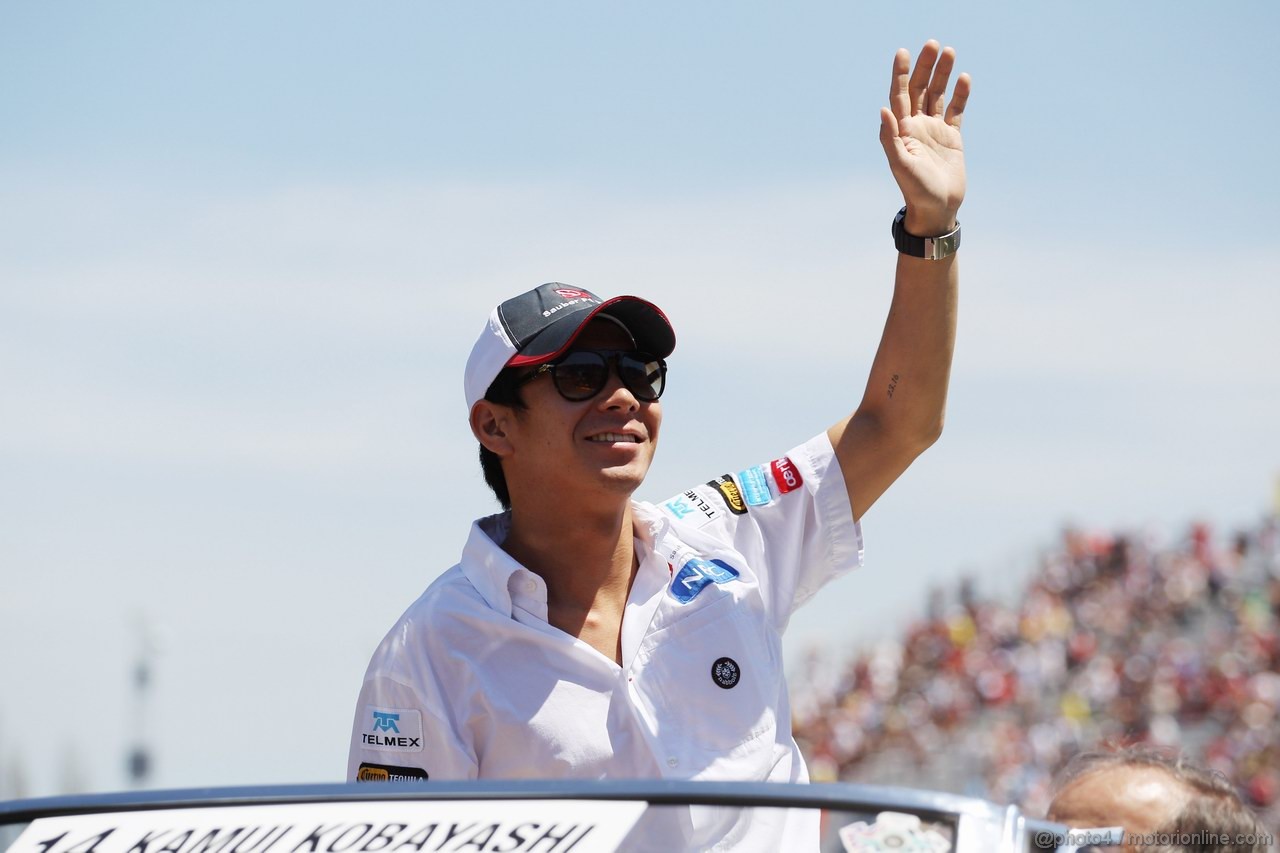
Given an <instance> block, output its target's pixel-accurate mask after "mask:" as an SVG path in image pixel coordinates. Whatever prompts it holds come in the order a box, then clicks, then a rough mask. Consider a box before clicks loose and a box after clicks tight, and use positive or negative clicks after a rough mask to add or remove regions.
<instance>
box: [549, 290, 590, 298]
mask: <svg viewBox="0 0 1280 853" xmlns="http://www.w3.org/2000/svg"><path fill="white" fill-rule="evenodd" d="M556 293H558V294H560V295H561V296H563V297H564V298H565V299H591V298H592V297H591V294H590V293H587V292H586V291H585V290H575V289H574V288H572V287H557V288H556Z"/></svg>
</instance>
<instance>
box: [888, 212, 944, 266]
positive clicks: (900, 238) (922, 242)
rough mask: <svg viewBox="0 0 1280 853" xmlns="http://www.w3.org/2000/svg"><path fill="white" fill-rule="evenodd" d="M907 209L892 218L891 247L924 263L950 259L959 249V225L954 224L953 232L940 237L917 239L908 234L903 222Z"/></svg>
mask: <svg viewBox="0 0 1280 853" xmlns="http://www.w3.org/2000/svg"><path fill="white" fill-rule="evenodd" d="M906 218H907V209H906V208H905V207H904V208H902V210H899V211H898V215H897V216H895V217H893V245H895V246H897V247H898V251H899V252H901V253H902V254H904V255H910V256H911V257H913V258H924V259H925V260H926V261H940V260H942V259H943V258H946V257H950V256H951V255H954V254H955V253H956V249H959V248H960V223H959V222H956V227H955V230H954V231H952V232H951V233H949V234H943V235H941V236H940V237H917V236H916V235H914V234H911V233H908V232H907V228H906V225H905V224H904V222H905V221H906Z"/></svg>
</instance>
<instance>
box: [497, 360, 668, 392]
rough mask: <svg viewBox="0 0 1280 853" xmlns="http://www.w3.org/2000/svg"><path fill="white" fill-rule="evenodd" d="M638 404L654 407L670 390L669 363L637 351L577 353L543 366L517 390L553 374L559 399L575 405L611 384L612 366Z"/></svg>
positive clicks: (524, 378)
mask: <svg viewBox="0 0 1280 853" xmlns="http://www.w3.org/2000/svg"><path fill="white" fill-rule="evenodd" d="M610 364H612V365H613V367H614V369H615V370H616V371H618V378H619V379H621V380H622V384H623V385H625V386H626V387H627V390H628V391H630V392H631V393H632V394H634V395H635V396H636V399H637V400H643V401H644V402H646V403H652V402H653V401H654V400H656V399H658V398H659V397H661V396H662V392H663V391H664V390H665V389H666V387H667V363H666V362H665V361H663V360H662V359H661V358H658V356H656V355H651V354H649V353H647V352H636V351H634V350H594V349H584V350H574V351H573V352H571V353H569V354H568V355H566V356H564V357H563V358H561V359H560V360H559V361H553V362H550V363H548V364H543V365H540V366H539V367H538V369H537V370H535V371H533V372H532V373H529V374H528V375H526V376H524V377H521V379H520V381H519V382H517V383H516V387H519V386H521V385H524V384H525V383H526V382H532V381H533V380H534V379H537V378H538V377H539V376H541V375H542V374H544V373H550V374H551V381H552V382H554V383H555V386H556V390H557V391H559V392H560V396H561V397H564V398H565V399H566V400H572V401H573V402H575V403H577V402H581V401H583V400H590V399H591V398H592V397H594V396H595V395H597V394H599V393H600V392H601V391H602V390H603V389H604V386H605V385H607V384H609V365H610Z"/></svg>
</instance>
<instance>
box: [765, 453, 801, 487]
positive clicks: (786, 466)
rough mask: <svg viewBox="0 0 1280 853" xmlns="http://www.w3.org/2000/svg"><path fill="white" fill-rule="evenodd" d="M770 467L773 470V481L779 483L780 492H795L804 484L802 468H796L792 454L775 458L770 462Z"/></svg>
mask: <svg viewBox="0 0 1280 853" xmlns="http://www.w3.org/2000/svg"><path fill="white" fill-rule="evenodd" d="M769 468H770V469H771V470H772V471H773V481H774V482H775V483H777V484H778V493H779V494H783V495H785V494H786V493H787V492H793V491H795V490H796V489H798V488H800V487H801V486H803V485H804V478H803V477H801V476H800V469H798V468H796V466H795V463H794V462H792V461H791V457H790V456H784V457H782V458H781V459H775V460H773V461H772V462H770V463H769Z"/></svg>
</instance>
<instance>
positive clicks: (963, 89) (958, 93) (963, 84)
mask: <svg viewBox="0 0 1280 853" xmlns="http://www.w3.org/2000/svg"><path fill="white" fill-rule="evenodd" d="M972 85H973V83H972V80H970V78H969V75H968V74H961V75H960V76H959V77H958V78H957V79H956V90H955V91H954V92H953V93H952V94H951V103H950V104H948V105H947V114H946V116H945V120H946V122H947V124H949V125H951V126H952V127H959V126H960V121H961V120H962V119H963V118H964V105H965V104H966V103H968V101H969V89H970V88H971V86H972Z"/></svg>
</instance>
